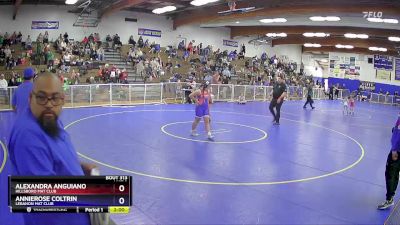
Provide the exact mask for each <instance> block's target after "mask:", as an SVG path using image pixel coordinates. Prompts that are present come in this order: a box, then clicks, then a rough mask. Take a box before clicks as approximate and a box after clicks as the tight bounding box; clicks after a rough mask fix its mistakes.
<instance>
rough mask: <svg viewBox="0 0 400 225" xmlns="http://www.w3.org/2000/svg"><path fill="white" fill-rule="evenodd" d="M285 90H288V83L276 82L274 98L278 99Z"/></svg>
mask: <svg viewBox="0 0 400 225" xmlns="http://www.w3.org/2000/svg"><path fill="white" fill-rule="evenodd" d="M283 92H286V84H285V83H282V84H281V83H276V84H275V85H274V89H273V92H272V97H273V98H274V99H278V98H279V97H281V95H282V94H283Z"/></svg>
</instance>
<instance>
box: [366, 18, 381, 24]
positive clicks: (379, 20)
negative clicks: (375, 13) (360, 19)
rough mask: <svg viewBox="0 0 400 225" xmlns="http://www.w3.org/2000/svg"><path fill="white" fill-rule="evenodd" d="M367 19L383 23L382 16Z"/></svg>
mask: <svg viewBox="0 0 400 225" xmlns="http://www.w3.org/2000/svg"><path fill="white" fill-rule="evenodd" d="M367 20H368V21H369V22H373V23H382V22H383V19H382V18H367Z"/></svg>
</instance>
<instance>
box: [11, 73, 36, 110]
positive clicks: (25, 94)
mask: <svg viewBox="0 0 400 225" xmlns="http://www.w3.org/2000/svg"><path fill="white" fill-rule="evenodd" d="M32 89H33V83H32V82H30V81H25V82H24V83H22V84H20V85H19V86H18V88H17V89H16V90H15V93H14V95H13V98H12V105H13V106H14V107H16V108H17V113H18V114H19V113H20V112H25V111H26V110H27V109H28V108H29V94H30V93H31V91H32Z"/></svg>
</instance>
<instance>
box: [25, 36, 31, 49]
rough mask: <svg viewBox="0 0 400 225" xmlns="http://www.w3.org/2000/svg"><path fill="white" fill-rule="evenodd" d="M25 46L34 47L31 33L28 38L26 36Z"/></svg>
mask: <svg viewBox="0 0 400 225" xmlns="http://www.w3.org/2000/svg"><path fill="white" fill-rule="evenodd" d="M25 47H26V49H28V50H30V49H32V40H31V36H30V35H28V38H26V41H25Z"/></svg>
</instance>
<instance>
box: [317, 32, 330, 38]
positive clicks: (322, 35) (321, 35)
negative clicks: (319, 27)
mask: <svg viewBox="0 0 400 225" xmlns="http://www.w3.org/2000/svg"><path fill="white" fill-rule="evenodd" d="M328 36H329V34H325V33H315V37H328Z"/></svg>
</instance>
